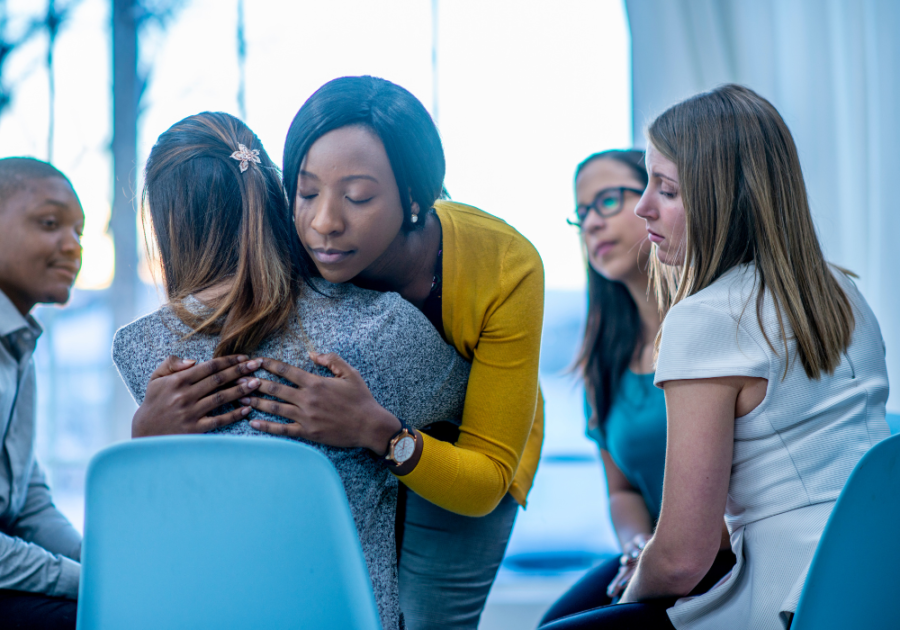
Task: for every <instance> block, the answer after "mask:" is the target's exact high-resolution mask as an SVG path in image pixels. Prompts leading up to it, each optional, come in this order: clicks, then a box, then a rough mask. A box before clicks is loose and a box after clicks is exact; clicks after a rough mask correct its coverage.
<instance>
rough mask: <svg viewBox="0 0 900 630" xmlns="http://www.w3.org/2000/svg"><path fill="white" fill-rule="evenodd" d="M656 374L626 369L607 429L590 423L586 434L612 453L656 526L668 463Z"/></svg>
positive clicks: (661, 395) (661, 397)
mask: <svg viewBox="0 0 900 630" xmlns="http://www.w3.org/2000/svg"><path fill="white" fill-rule="evenodd" d="M653 376H654V375H653V373H652V372H651V373H650V374H635V373H634V372H632V371H631V370H625V373H624V374H622V380H621V381H620V382H619V391H618V393H617V394H616V397H615V399H614V400H613V404H612V407H611V408H610V410H609V416H607V418H606V427H605V428H606V431H605V432H604V434H601V432H600V428H599V427H597V426H594V423H589V424H588V430H587V435H588V437H589V438H591V439H593V440H594V441H596V442H597V445H598V446H599V447H600V448H602V449H604V450H605V451H607V452H609V454H610V456H611V457H612V460H613V461H614V462H615V463H616V466H618V467H619V470H621V471H622V474H624V475H625V478H626V479H628V483H630V484H631V485H632V486H634V488H635V489H636V490H638V491H639V492H640V493H641V496H643V497H644V503H646V504H647V510H648V511H649V512H650V518H652V519H653V524H654V525H655V524H656V521H657V520H658V519H659V510H660V507H661V506H662V489H663V473H664V470H665V464H666V398H665V394H664V393H663V390H661V389H659V388H657V387H656V386H654V385H653Z"/></svg>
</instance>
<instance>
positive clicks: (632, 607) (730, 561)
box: [541, 550, 735, 630]
mask: <svg viewBox="0 0 900 630" xmlns="http://www.w3.org/2000/svg"><path fill="white" fill-rule="evenodd" d="M734 561H735V558H734V554H733V553H731V551H729V550H724V551H720V552H719V554H718V555H717V556H716V559H715V561H714V562H713V565H712V567H711V568H710V569H709V571H708V572H707V574H706V576H705V577H704V578H703V579H702V580H701V581H700V583H699V584H698V585H697V586H696V587H695V588H694V590H693V591H691V595H700V594H701V593H705V592H706V591H708V590H709V589H711V588H712V587H713V586H715V584H716V582H718V581H719V580H720V579H722V578H723V577H724V576H725V575H726V574H727V573H728V572H729V571H731V568H732V567H733V566H734ZM618 571H619V557H618V556H616V557H615V558H610V559H609V560H606V561H604V562H602V563H601V564H600V565H599V566H597V567H596V568H594V569H591V570H590V571H588V573H587V574H585V576H584V577H583V578H581V579H580V580H579V581H578V582H576V583H575V585H574V586H573V587H572V588H570V589H569V590H568V591H566V592H565V594H563V596H562V597H560V598H559V599H558V600H556V602H555V603H554V604H553V605H552V606H551V607H550V610H548V611H547V613H546V614H545V615H544V618H543V620H542V621H541V630H580V629H581V628H601V627H602V628H603V629H604V630H607V629H608V630H615V629H616V628H650V629H654V628H662V629H665V630H669V629H671V628H672V623H671V622H670V621H669V616H668V615H667V614H666V609H668V608H671V607H672V606H673V605H675V601H676V600H677V599H678V598H677V597H672V598H665V599H659V600H653V601H647V602H637V603H632V604H617V605H615V606H610V604H611V603H612V602H611V601H610V599H609V597H607V596H606V587H607V586H609V583H610V582H612V580H613V578H614V577H615V576H616V573H618Z"/></svg>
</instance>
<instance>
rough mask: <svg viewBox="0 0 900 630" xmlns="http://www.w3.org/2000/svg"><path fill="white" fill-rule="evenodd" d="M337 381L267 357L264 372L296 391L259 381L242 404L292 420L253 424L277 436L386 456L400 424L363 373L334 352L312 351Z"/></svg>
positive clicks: (263, 361)
mask: <svg viewBox="0 0 900 630" xmlns="http://www.w3.org/2000/svg"><path fill="white" fill-rule="evenodd" d="M310 359H312V361H313V362H314V363H315V364H316V365H321V366H323V367H326V368H328V369H329V370H331V372H332V374H334V378H327V377H324V376H318V375H316V374H310V373H309V372H307V371H305V370H302V369H300V368H298V367H294V366H293V365H288V364H287V363H284V362H282V361H278V360H276V359H268V358H263V359H261V361H262V369H263V370H265V371H267V372H269V373H271V374H273V375H275V376H279V377H281V378H283V379H285V380H286V381H289V382H290V383H293V385H294V386H295V387H291V386H290V385H283V384H281V383H276V382H274V381H270V380H267V379H260V380H261V383H260V385H259V387H258V388H257V392H259V393H261V394H266V395H268V396H271V397H273V398H275V399H276V400H268V399H265V398H259V397H258V396H250V397H247V398H243V399H241V403H242V404H245V405H250V406H251V407H253V408H254V409H257V410H259V411H263V412H265V413H269V414H272V415H275V416H280V417H282V418H284V419H286V420H289V421H290V422H288V423H287V424H281V423H278V422H268V421H265V420H258V419H254V420H252V421H251V422H250V426H252V427H253V428H254V429H257V430H259V431H265V432H266V433H271V434H273V435H283V436H288V437H294V438H303V439H305V440H309V441H310V442H316V443H318V444H326V445H328V446H336V447H350V448H354V447H363V448H368V449H370V450H372V451H374V452H375V453H376V454H378V455H383V454H384V453H385V451H386V450H387V446H388V442H389V441H390V438H391V436H392V435H394V434H395V433H396V432H397V431H399V430H400V426H401V425H400V421H399V420H397V418H396V417H394V415H393V414H391V413H390V412H389V411H387V410H386V409H385V408H384V407H382V406H381V405H379V404H378V402H377V401H376V400H375V398H374V397H373V396H372V393H371V392H370V391H369V388H368V386H367V385H366V383H365V381H364V380H363V379H362V377H361V376H360V375H359V372H358V371H356V369H354V368H353V367H351V366H350V365H349V364H348V363H347V362H346V361H344V360H343V359H342V358H340V357H339V356H338V355H336V354H334V353H328V354H314V353H310Z"/></svg>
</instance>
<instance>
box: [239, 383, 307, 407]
mask: <svg viewBox="0 0 900 630" xmlns="http://www.w3.org/2000/svg"><path fill="white" fill-rule="evenodd" d="M248 383H249V381H248ZM258 389H259V393H260V394H266V395H267V396H274V397H275V398H280V399H281V400H283V401H285V402H287V403H290V404H292V405H297V404H298V403H299V402H300V390H299V389H297V388H296V387H291V386H290V385H282V384H281V383H276V382H275V381H270V380H268V379H262V380H261V382H260V384H259V386H258ZM277 415H280V414H277Z"/></svg>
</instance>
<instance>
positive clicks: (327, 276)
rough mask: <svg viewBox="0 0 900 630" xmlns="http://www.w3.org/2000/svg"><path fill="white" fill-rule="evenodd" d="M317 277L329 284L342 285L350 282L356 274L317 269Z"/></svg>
mask: <svg viewBox="0 0 900 630" xmlns="http://www.w3.org/2000/svg"><path fill="white" fill-rule="evenodd" d="M318 269H319V275H320V276H322V279H323V280H325V281H327V282H330V283H331V284H344V283H345V282H350V281H351V280H353V278H355V277H356V274H353V273H349V272H347V271H344V270H336V269H322V268H321V267H318Z"/></svg>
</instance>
